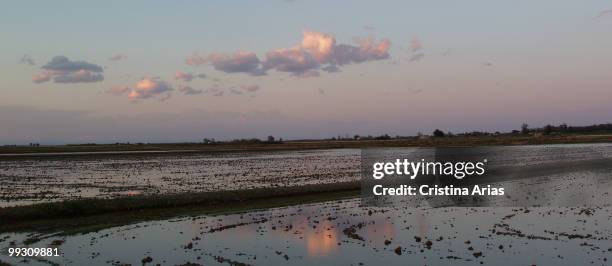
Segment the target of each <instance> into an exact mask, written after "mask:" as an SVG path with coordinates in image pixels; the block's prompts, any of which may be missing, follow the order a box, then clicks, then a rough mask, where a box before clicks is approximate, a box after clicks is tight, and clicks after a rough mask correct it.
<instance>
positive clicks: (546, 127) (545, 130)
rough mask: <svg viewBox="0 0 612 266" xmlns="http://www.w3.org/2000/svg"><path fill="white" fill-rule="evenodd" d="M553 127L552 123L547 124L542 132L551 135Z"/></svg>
mask: <svg viewBox="0 0 612 266" xmlns="http://www.w3.org/2000/svg"><path fill="white" fill-rule="evenodd" d="M552 129H553V127H552V126H551V125H546V126H545V127H544V130H543V132H542V134H544V135H550V133H551V132H552Z"/></svg>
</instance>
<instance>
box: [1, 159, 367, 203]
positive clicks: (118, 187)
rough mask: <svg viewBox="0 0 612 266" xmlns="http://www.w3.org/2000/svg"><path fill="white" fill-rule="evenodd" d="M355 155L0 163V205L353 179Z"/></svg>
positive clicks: (356, 167)
mask: <svg viewBox="0 0 612 266" xmlns="http://www.w3.org/2000/svg"><path fill="white" fill-rule="evenodd" d="M359 155H360V152H359V150H352V149H336V150H316V151H280V152H279V151H275V152H224V153H180V154H176V153H147V154H125V153H118V154H112V155H111V154H107V155H100V154H96V155H95V156H93V155H80V156H74V155H72V156H63V157H62V156H55V157H48V156H45V157H31V158H17V159H3V158H0V188H1V189H0V207H5V206H14V205H24V204H31V203H36V202H43V201H57V200H66V199H76V198H83V197H113V196H118V195H136V194H153V193H156V194H160V193H161V194H163V193H180V192H202V191H219V190H228V189H232V190H234V189H246V188H255V187H275V186H289V185H305V184H325V183H334V182H343V181H354V180H358V179H359Z"/></svg>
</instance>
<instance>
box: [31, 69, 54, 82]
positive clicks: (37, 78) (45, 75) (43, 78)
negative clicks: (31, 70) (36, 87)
mask: <svg viewBox="0 0 612 266" xmlns="http://www.w3.org/2000/svg"><path fill="white" fill-rule="evenodd" d="M50 79H51V73H49V72H47V71H43V72H41V73H38V74H34V75H33V76H32V81H33V82H34V83H43V82H47V81H49V80H50Z"/></svg>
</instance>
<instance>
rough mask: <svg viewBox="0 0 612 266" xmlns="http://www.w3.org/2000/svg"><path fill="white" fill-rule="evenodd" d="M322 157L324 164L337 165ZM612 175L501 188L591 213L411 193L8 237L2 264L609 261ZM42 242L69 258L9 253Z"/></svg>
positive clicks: (542, 156) (592, 173) (541, 152)
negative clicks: (418, 199) (410, 199)
mask: <svg viewBox="0 0 612 266" xmlns="http://www.w3.org/2000/svg"><path fill="white" fill-rule="evenodd" d="M593 148H596V150H599V151H601V153H599V155H598V156H603V157H609V156H610V153H609V152H608V151H609V149H608V148H609V146H605V145H600V146H591V145H582V146H570V147H567V146H563V147H562V149H561V150H558V149H555V148H554V147H552V146H539V148H538V146H533V147H519V148H517V150H515V151H516V152H517V153H520V152H519V151H520V150H521V149H522V150H523V151H524V152H523V153H524V154H525V156H526V157H524V158H523V157H522V158H521V159H520V160H521V161H526V162H528V163H537V162H541V161H550V160H551V159H550V158H551V156H556V157H557V159H555V160H557V161H559V160H561V161H563V160H577V159H580V158H583V159H584V158H586V159H588V158H587V157H588V156H592V151H593ZM550 149H553V150H554V152H552V153H551V150H550ZM563 149H566V152H562V151H563ZM581 150H582V152H581ZM288 154H289V155H293V156H294V157H292V158H294V159H287V158H286V156H287V155H285V156H281V157H280V158H282V159H278V160H280V161H285V162H286V161H291V160H295V161H294V162H293V163H296V162H297V161H300V160H301V161H302V162H303V161H304V160H305V159H304V158H313V157H314V158H320V156H322V154H327V155H326V156H329V158H336V159H337V160H338V161H342V162H346V157H347V156H348V157H352V158H354V159H355V160H356V161H358V153H356V152H355V151H353V150H338V151H314V152H295V153H288ZM546 154H552V155H546ZM588 154H591V155H588ZM277 155H278V154H277V153H275V154H254V155H249V156H245V155H244V154H243V155H242V156H238V155H235V157H231V156H230V155H227V154H226V155H223V156H221V158H216V160H221V161H226V163H223V164H219V165H223V166H224V167H228V168H225V169H236V168H235V167H234V168H231V167H229V166H228V165H231V163H227V160H228V158H233V160H236V161H241V160H243V161H241V162H246V161H253V160H255V161H256V160H257V159H254V158H257V156H263V158H266V159H262V160H266V161H274V160H275V158H276V157H275V156H277ZM175 156H176V155H175ZM198 156H201V155H198ZM130 158H131V160H134V157H130ZM298 158H299V159H298ZM516 158H519V156H517V157H516ZM192 159H193V158H192ZM71 160H74V159H71ZM116 160H117V159H116ZM156 160H159V159H156ZM207 160H213V159H212V158H208V159H207ZM207 160H204V161H207ZM312 160H313V161H316V162H319V163H320V164H321V165H322V166H321V167H324V166H325V164H327V163H325V162H323V161H322V160H315V159H312ZM507 160H511V159H507ZM516 160H519V159H516ZM136 161H138V160H136ZM151 161H154V160H151ZM170 161H171V162H172V163H169V164H170V165H176V164H179V165H180V164H181V162H186V161H189V160H188V159H186V158H183V159H181V160H178V159H176V158H175V159H174V160H170ZM213 161H214V160H213ZM229 161H230V162H233V161H232V160H229ZM139 162H142V161H139ZM207 162H208V161H207ZM103 163H104V164H106V163H108V162H103ZM236 163H237V162H236ZM253 164H255V163H253ZM284 165H286V164H284ZM328 167H329V165H328ZM179 168H180V167H176V169H179ZM194 168H195V166H194ZM238 168H239V169H242V168H240V167H238ZM306 169H311V170H312V171H314V172H318V171H320V170H321V169H318V168H306ZM314 169H317V171H315V170H314ZM323 169H329V168H323ZM151 171H152V170H151ZM283 171H284V173H285V174H286V173H287V172H290V171H286V170H283ZM329 171H331V170H329ZM345 171H347V172H350V171H351V169H349V167H347V169H346V170H345ZM68 172H69V171H68ZM247 172H248V171H247ZM272 172H274V171H272ZM611 174H612V172H611V171H610V170H609V169H597V170H582V171H578V172H571V173H564V174H555V175H549V176H542V177H538V178H529V179H520V180H509V181H503V182H501V183H499V184H498V185H501V186H505V187H515V188H516V189H519V190H523V189H530V190H533V193H532V194H533V195H543V194H546V196H547V197H549V198H550V200H551V202H561V201H567V200H573V201H575V202H581V203H585V204H586V205H584V206H581V207H557V208H551V207H546V208H545V207H539V208H521V207H480V208H467V207H441V208H432V207H430V205H428V204H429V202H427V201H423V203H422V206H421V207H419V208H412V207H408V206H412V204H408V203H407V202H406V201H405V200H404V199H402V198H398V199H397V201H396V202H394V204H393V205H391V206H387V207H365V206H363V205H362V202H361V200H360V199H351V200H341V201H331V202H325V203H317V204H305V205H296V206H291V207H283V208H272V209H267V210H257V211H251V212H245V213H239V214H230V215H219V216H206V215H205V216H196V217H177V218H173V219H167V220H159V221H147V222H140V223H135V224H131V225H126V226H120V227H113V228H108V229H104V230H100V231H97V232H90V233H85V234H78V235H68V236H63V235H59V234H56V233H49V234H44V235H40V234H38V233H34V232H32V233H28V232H25V233H5V234H0V261H3V262H8V263H12V264H20V263H23V262H27V263H29V264H30V265H48V264H53V263H57V264H61V265H64V264H66V265H86V264H90V265H105V264H106V265H123V264H132V265H141V264H142V262H143V260H144V261H150V263H149V264H148V265H156V264H158V263H159V264H161V265H182V264H187V263H197V264H200V265H223V264H225V265H227V264H233V265H241V264H239V263H244V264H251V265H285V264H293V265H313V264H320V265H381V264H382V265H385V264H386V265H407V264H408V265H474V264H481V263H482V264H490V265H491V264H492V265H586V264H588V265H610V259H612V256H611V255H610V254H612V223H611V222H610V221H611V220H612V207H611V205H610V193H612V180H611V178H610V175H611ZM278 176H281V174H279V175H278ZM294 176H298V177H299V176H302V177H303V176H305V175H294ZM252 178H255V176H252ZM351 178H358V177H356V176H353V177H351ZM245 180H246V179H245ZM254 180H260V179H254ZM263 180H265V179H263ZM279 180H284V179H282V178H281V179H279ZM302 180H310V181H312V180H316V182H327V181H329V180H327V181H326V180H324V179H316V178H314V179H307V178H303V179H302ZM263 183H265V182H263ZM254 184H257V183H254ZM585 191H589V194H588V195H585ZM570 205H571V204H570ZM32 237H35V238H41V239H42V240H41V241H39V242H36V243H33V244H30V245H29V247H57V248H58V249H59V250H60V252H61V254H62V256H61V257H47V258H40V257H39V258H15V257H8V256H6V254H7V250H8V248H10V247H28V245H26V244H24V243H23V242H24V240H25V239H28V238H32ZM192 265H194V264H192Z"/></svg>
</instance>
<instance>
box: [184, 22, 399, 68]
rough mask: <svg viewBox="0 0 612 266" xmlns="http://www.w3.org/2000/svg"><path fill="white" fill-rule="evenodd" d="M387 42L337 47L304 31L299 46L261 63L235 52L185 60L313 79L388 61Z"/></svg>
mask: <svg viewBox="0 0 612 266" xmlns="http://www.w3.org/2000/svg"><path fill="white" fill-rule="evenodd" d="M390 47H391V42H390V41H389V40H387V39H383V40H381V41H376V40H374V39H373V38H361V39H359V40H357V44H356V45H351V44H337V43H336V39H335V37H334V36H332V35H330V34H327V33H322V32H316V31H304V32H303V34H302V42H301V43H300V44H298V45H296V46H294V47H290V48H280V49H275V50H271V51H269V52H267V53H266V54H265V56H264V59H263V60H260V59H259V57H257V55H256V54H255V53H254V52H248V51H238V52H236V53H234V54H222V53H213V54H210V55H208V56H206V57H202V56H200V55H198V54H193V55H191V56H189V57H187V58H186V59H185V63H186V64H188V65H196V66H197V65H203V64H210V65H212V66H213V67H214V68H215V69H216V70H218V71H222V72H225V73H247V74H250V75H253V76H259V75H265V74H267V72H268V71H270V70H275V71H278V72H285V73H289V74H290V75H292V76H296V77H316V76H319V70H323V71H326V72H328V73H334V72H339V71H340V69H339V66H342V65H347V64H357V63H363V62H368V61H376V60H383V59H387V58H389V48H390Z"/></svg>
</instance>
